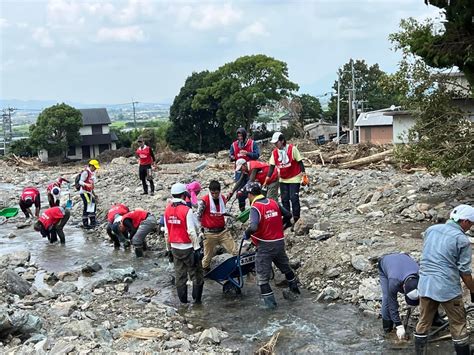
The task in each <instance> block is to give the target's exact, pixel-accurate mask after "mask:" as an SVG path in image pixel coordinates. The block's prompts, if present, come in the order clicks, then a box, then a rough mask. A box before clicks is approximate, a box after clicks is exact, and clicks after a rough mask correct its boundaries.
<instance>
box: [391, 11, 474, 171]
mask: <svg viewBox="0 0 474 355" xmlns="http://www.w3.org/2000/svg"><path fill="white" fill-rule="evenodd" d="M400 28H401V31H400V32H398V33H394V34H391V35H390V37H389V38H390V40H391V41H392V43H394V44H395V49H396V50H401V51H402V54H403V59H402V61H401V62H400V65H399V70H398V71H397V72H396V73H395V74H393V75H391V76H389V77H387V78H386V79H387V80H386V81H385V83H384V85H385V86H387V87H388V88H389V90H390V87H392V88H393V87H396V88H398V90H401V91H402V92H403V93H404V99H403V100H402V105H403V107H404V108H405V109H407V110H409V111H410V113H411V114H412V115H413V116H414V117H415V119H416V123H415V126H414V127H413V128H412V129H410V131H409V134H408V144H406V145H400V146H398V147H397V149H396V156H397V158H398V159H399V160H400V161H401V162H402V163H409V164H416V165H422V166H425V167H427V168H428V169H430V170H432V171H436V172H440V173H441V174H442V175H444V176H447V177H448V176H451V175H454V174H456V173H460V172H470V171H471V170H472V169H473V167H474V123H473V122H471V121H470V120H469V119H468V117H467V113H466V112H465V111H463V110H462V109H461V108H460V107H459V106H458V105H457V104H456V102H459V101H461V100H460V99H463V98H466V97H467V94H468V93H469V89H468V88H467V87H465V86H463V85H462V83H461V82H459V81H458V80H457V79H456V77H455V76H453V75H450V73H449V72H448V73H446V72H443V71H441V70H439V69H435V68H432V67H430V66H428V65H427V64H426V62H425V61H424V60H422V59H421V58H420V57H418V56H417V55H416V53H415V52H414V49H413V47H412V46H411V44H410V43H411V42H412V37H413V36H417V34H418V33H419V31H420V29H423V31H424V30H425V29H428V30H429V31H432V30H433V23H432V21H426V22H424V23H419V22H417V21H415V20H414V19H406V20H402V21H401V23H400Z"/></svg>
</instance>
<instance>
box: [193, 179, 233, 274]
mask: <svg viewBox="0 0 474 355" xmlns="http://www.w3.org/2000/svg"><path fill="white" fill-rule="evenodd" d="M225 204H226V200H225V198H224V196H223V195H222V194H221V185H220V184H219V182H218V181H216V180H212V181H211V182H210V183H209V194H208V195H206V196H204V197H203V198H202V199H201V201H199V209H198V212H197V216H198V220H199V222H201V226H202V228H203V232H204V242H203V244H204V258H203V260H202V267H203V269H204V270H205V271H206V272H208V271H209V266H210V264H211V259H212V257H213V256H214V255H216V253H215V249H216V247H217V246H218V245H222V246H223V247H224V249H225V250H226V251H227V252H228V253H229V254H233V255H235V254H237V246H236V245H235V242H234V239H233V238H232V235H231V234H230V232H229V230H227V229H226V228H225V218H224V213H225V212H226V209H225Z"/></svg>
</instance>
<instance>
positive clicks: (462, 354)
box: [454, 344, 471, 355]
mask: <svg viewBox="0 0 474 355" xmlns="http://www.w3.org/2000/svg"><path fill="white" fill-rule="evenodd" d="M454 350H455V351H456V355H470V354H471V347H470V346H469V344H454Z"/></svg>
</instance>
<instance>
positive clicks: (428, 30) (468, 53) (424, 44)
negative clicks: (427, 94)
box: [405, 0, 474, 93]
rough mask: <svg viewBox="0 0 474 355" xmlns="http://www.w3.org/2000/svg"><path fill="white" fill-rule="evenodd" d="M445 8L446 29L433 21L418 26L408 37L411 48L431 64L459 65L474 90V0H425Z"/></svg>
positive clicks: (441, 66) (442, 65)
mask: <svg viewBox="0 0 474 355" xmlns="http://www.w3.org/2000/svg"><path fill="white" fill-rule="evenodd" d="M425 3H427V4H428V3H429V4H431V5H433V6H436V7H438V8H440V9H441V10H443V13H444V15H445V18H446V19H445V21H443V30H434V27H433V26H431V25H430V24H425V25H423V26H418V27H417V29H416V31H413V32H412V33H411V34H410V37H409V38H407V42H406V44H405V45H406V46H408V47H409V49H410V51H411V52H412V53H414V54H416V55H418V56H420V57H421V58H423V60H424V61H425V63H426V64H428V65H429V66H431V67H435V68H452V67H453V66H457V67H458V68H459V70H461V71H462V72H463V73H464V75H465V76H466V78H467V80H468V81H469V83H470V84H471V90H472V92H473V93H474V25H473V20H472V19H473V18H474V5H473V1H472V0H455V1H452V0H451V1H450V0H429V1H427V0H425Z"/></svg>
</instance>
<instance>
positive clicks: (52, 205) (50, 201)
mask: <svg viewBox="0 0 474 355" xmlns="http://www.w3.org/2000/svg"><path fill="white" fill-rule="evenodd" d="M48 202H49V207H54V206H59V203H60V202H61V201H60V200H59V199H57V201H54V196H53V195H52V194H50V193H48Z"/></svg>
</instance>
